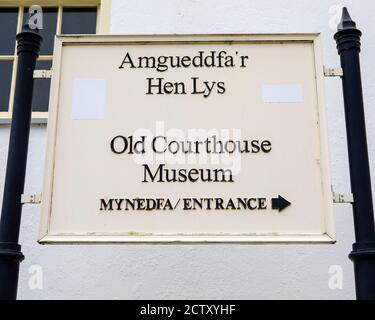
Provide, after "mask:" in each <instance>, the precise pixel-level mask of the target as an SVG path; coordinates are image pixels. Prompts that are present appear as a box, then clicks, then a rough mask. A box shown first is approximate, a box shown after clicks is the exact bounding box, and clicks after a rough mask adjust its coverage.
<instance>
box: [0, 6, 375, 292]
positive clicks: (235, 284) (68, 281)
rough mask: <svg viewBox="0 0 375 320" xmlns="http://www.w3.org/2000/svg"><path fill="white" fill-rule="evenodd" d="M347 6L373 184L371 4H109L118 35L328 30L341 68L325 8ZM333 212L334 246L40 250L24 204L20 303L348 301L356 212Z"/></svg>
mask: <svg viewBox="0 0 375 320" xmlns="http://www.w3.org/2000/svg"><path fill="white" fill-rule="evenodd" d="M343 4H345V5H347V6H348V7H349V9H350V12H351V14H352V16H353V18H354V19H355V20H356V21H357V24H358V26H359V28H360V29H362V31H363V32H364V36H363V38H362V40H363V52H362V71H363V83H364V92H365V103H366V112H367V123H368V137H369V149H370V161H371V167H372V172H373V176H372V177H373V181H375V176H374V173H375V109H374V108H372V105H373V104H374V99H375V73H374V72H373V68H374V63H375V62H374V58H373V57H374V56H375V21H374V20H373V19H372V16H371V15H369V14H368V13H369V12H372V11H373V10H374V9H375V3H374V2H373V1H370V0H361V1H354V0H353V1H335V0H332V1H325V0H319V1H313V2H312V1H308V0H283V1H270V0H262V1H260V0H259V1H258V0H256V1H247V0H231V1H229V0H204V1H203V0H180V1H176V0H160V1H153V0H113V8H112V32H113V33H130V34H136V33H138V34H140V33H236V32H239V33H266V32H322V36H323V45H324V62H325V65H326V66H338V64H339V59H338V56H337V53H336V48H335V43H334V41H333V40H332V36H333V34H334V31H333V30H332V29H331V28H330V20H331V19H332V14H330V13H329V9H330V8H331V7H332V6H335V5H343ZM333 8H334V7H333ZM326 91H327V112H328V121H329V134H330V136H329V139H330V153H331V168H332V177H333V184H334V187H335V190H336V191H341V192H348V191H349V180H348V177H349V174H348V165H347V152H346V139H345V126H344V113H343V102H342V92H341V83H340V80H339V79H327V80H326ZM8 138H9V126H6V125H0V192H1V194H2V190H3V184H4V179H3V177H4V174H5V164H6V152H7V144H8ZM45 140H46V131H45V127H44V126H38V125H34V126H33V127H32V132H31V137H30V148H29V161H28V173H27V180H26V188H25V189H26V190H25V192H26V193H39V192H40V191H41V187H42V174H43V162H44V150H45ZM306 148H308V146H306ZM298 187H300V186H296V188H298ZM0 201H1V200H0ZM335 209H336V210H335V212H336V229H337V240H338V242H337V244H335V245H255V246H252V245H210V246H202V245H194V246H192V245H186V246H185V245H184V246H172V245H169V246H160V245H147V246H146V245H132V246H125V245H119V246H104V245H103V246H40V245H38V244H37V243H36V237H37V230H38V224H39V206H30V205H28V206H25V208H24V215H23V221H22V230H21V240H20V241H21V244H22V245H23V252H24V254H25V255H26V260H25V261H24V262H23V263H22V265H21V275H20V290H19V298H21V299H65V298H68V299H84V298H88V299H109V298H111V299H141V298H146V299H147V298H150V299H151V298H159V299H164V298H177V299H200V298H212V299H226V298H230V299H294V298H303V299H352V298H354V283H353V270H352V264H351V262H350V261H349V260H348V258H347V255H348V253H349V252H350V250H351V244H352V242H353V237H354V235H353V221H352V212H351V208H350V206H348V205H336V206H335ZM33 265H38V266H41V268H42V271H43V289H42V290H32V289H30V287H29V285H28V282H29V280H30V276H31V275H30V273H29V271H30V267H31V266H33ZM331 266H340V267H342V269H343V288H342V290H331V289H330V288H329V286H328V283H329V278H330V276H331V274H329V268H330V267H331ZM31 271H32V270H31Z"/></svg>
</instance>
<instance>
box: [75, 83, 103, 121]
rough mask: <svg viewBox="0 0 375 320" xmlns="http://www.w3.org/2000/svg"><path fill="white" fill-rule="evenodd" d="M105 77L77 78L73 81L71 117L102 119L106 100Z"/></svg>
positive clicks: (77, 118) (76, 118)
mask: <svg viewBox="0 0 375 320" xmlns="http://www.w3.org/2000/svg"><path fill="white" fill-rule="evenodd" d="M106 87H107V86H106V81H105V79H98V78H95V79H91V78H77V79H74V81H73V98H72V119H74V120H100V119H104V112H105V100H106V91H107V88H106Z"/></svg>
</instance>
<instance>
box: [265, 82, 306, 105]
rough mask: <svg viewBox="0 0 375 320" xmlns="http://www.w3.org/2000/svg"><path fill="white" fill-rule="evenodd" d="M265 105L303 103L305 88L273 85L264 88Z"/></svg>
mask: <svg viewBox="0 0 375 320" xmlns="http://www.w3.org/2000/svg"><path fill="white" fill-rule="evenodd" d="M262 95H263V102H265V103H297V102H303V88H302V85H300V84H272V85H264V86H263V88H262Z"/></svg>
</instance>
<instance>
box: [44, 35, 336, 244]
mask: <svg viewBox="0 0 375 320" xmlns="http://www.w3.org/2000/svg"><path fill="white" fill-rule="evenodd" d="M324 108H325V106H324V94H323V65H322V57H321V47H320V37H319V35H317V34H293V35H281V34H278V35H212V36H211V35H210V36H204V35H199V36H193V35H192V36H188V35H186V36H84V37H82V36H75V37H63V36H62V37H58V38H57V40H56V44H55V56H54V65H53V79H52V93H51V99H50V117H49V120H48V146H47V157H46V167H45V182H44V191H43V201H42V222H41V230H40V237H39V241H40V242H41V243H78V242H87V243H90V242H94V243H96V242H111V243H116V242H327V243H332V242H334V230H333V215H332V194H331V189H330V177H329V170H328V167H329V161H328V152H327V135H326V128H325V125H326V124H325V110H324Z"/></svg>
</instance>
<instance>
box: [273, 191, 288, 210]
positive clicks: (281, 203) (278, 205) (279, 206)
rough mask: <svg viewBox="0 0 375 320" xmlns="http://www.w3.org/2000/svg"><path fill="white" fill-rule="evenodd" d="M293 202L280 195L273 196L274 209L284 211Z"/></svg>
mask: <svg viewBox="0 0 375 320" xmlns="http://www.w3.org/2000/svg"><path fill="white" fill-rule="evenodd" d="M290 205H291V203H290V202H289V201H288V200H286V199H284V198H283V197H282V196H280V195H279V197H278V198H272V209H274V210H279V212H281V211H283V210H284V209H285V208H288V207H289V206H290Z"/></svg>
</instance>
